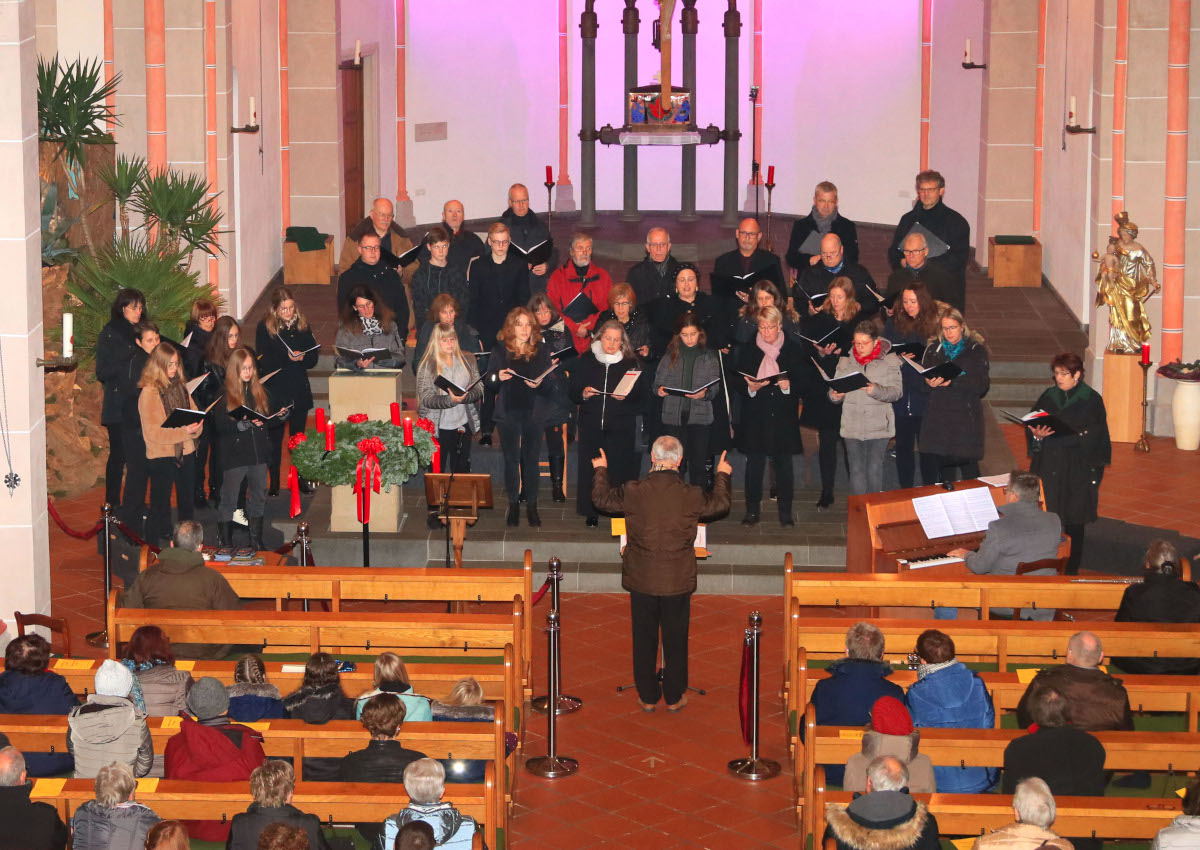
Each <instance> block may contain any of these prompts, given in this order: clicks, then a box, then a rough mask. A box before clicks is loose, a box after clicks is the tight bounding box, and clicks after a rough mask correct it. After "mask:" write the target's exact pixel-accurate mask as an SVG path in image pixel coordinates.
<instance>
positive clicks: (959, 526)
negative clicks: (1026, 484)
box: [912, 487, 1000, 540]
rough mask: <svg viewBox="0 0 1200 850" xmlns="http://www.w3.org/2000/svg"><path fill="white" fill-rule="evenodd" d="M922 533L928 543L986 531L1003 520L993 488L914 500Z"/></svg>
mask: <svg viewBox="0 0 1200 850" xmlns="http://www.w3.org/2000/svg"><path fill="white" fill-rule="evenodd" d="M912 503H913V510H914V511H915V512H916V514H917V519H918V520H920V522H921V530H922V531H923V532H925V536H926V537H928V538H929V539H931V540H932V539H934V538H936V537H951V536H953V535H957V534H975V533H977V532H980V531H987V527H988V523H990V522H992V521H993V520H997V519H999V518H1000V514H999V512H997V510H996V503H995V502H993V501H992V491H991V488H990V487H972V488H971V489H970V490H954V491H952V492H949V493H938V494H936V495H933V496H918V497H917V498H915V499H913V500H912Z"/></svg>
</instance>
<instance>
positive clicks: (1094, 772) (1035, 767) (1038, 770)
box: [1002, 726, 1105, 797]
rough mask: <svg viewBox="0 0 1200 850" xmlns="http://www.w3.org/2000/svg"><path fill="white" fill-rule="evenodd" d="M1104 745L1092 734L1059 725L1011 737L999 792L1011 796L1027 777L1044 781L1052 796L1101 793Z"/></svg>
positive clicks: (1005, 750)
mask: <svg viewBox="0 0 1200 850" xmlns="http://www.w3.org/2000/svg"><path fill="white" fill-rule="evenodd" d="M1104 759H1105V752H1104V745H1103V744H1101V743H1100V741H1098V740H1097V739H1096V736H1095V735H1091V734H1089V733H1087V732H1084V731H1083V730H1082V729H1076V728H1075V727H1073V726H1061V727H1055V728H1049V729H1038V730H1037V731H1036V732H1034V733H1032V734H1029V735H1022V736H1021V737H1020V738H1014V739H1013V740H1012V741H1010V742H1009V744H1008V746H1007V747H1005V748H1004V780H1003V784H1002V788H1003V793H1005V794H1011V793H1013V791H1015V790H1016V788H1017V783H1018V782H1020V781H1021V780H1022V779H1024V778H1026V777H1027V776H1038V777H1041V778H1042V779H1044V780H1046V784H1047V785H1049V786H1050V793H1052V794H1053V795H1054V796H1055V797H1061V796H1063V795H1066V796H1070V797H1100V796H1102V795H1103V794H1104V785H1105V775H1104Z"/></svg>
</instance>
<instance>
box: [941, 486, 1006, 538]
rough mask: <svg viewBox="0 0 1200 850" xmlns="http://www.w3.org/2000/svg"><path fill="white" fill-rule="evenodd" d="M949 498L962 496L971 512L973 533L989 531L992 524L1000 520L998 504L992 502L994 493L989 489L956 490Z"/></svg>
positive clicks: (949, 494) (948, 494)
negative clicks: (973, 525)
mask: <svg viewBox="0 0 1200 850" xmlns="http://www.w3.org/2000/svg"><path fill="white" fill-rule="evenodd" d="M946 495H947V496H962V497H963V500H964V501H965V502H966V505H967V508H968V509H969V510H970V512H971V519H972V520H973V522H974V524H975V527H974V528H973V529H971V530H972V531H987V527H988V525H989V524H990V523H993V522H995V521H996V520H998V519H1000V512H999V511H997V510H996V503H995V502H994V501H992V491H991V490H989V489H988V488H987V487H972V488H971V489H970V490H955V491H954V492H953V493H947V494H946Z"/></svg>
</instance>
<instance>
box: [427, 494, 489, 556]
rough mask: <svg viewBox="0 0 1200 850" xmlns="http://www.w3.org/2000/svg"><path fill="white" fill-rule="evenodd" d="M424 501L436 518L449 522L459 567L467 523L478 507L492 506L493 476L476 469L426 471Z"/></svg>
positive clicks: (473, 518) (470, 521)
mask: <svg viewBox="0 0 1200 850" xmlns="http://www.w3.org/2000/svg"><path fill="white" fill-rule="evenodd" d="M447 488H449V498H447ZM425 501H426V502H428V503H429V509H430V510H432V511H436V512H437V517H438V519H440V520H441V521H442V523H443V524H448V525H449V526H450V542H451V543H452V544H453V546H454V566H456V567H461V566H462V550H463V540H464V539H465V538H466V536H467V526H468V525H474V524H475V522H476V521H477V520H478V519H479V509H480V508H490V507H492V476H491V475H488V474H487V473H478V472H477V473H470V472H456V473H454V474H450V473H445V472H426V473H425Z"/></svg>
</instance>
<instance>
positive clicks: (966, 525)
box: [937, 490, 991, 534]
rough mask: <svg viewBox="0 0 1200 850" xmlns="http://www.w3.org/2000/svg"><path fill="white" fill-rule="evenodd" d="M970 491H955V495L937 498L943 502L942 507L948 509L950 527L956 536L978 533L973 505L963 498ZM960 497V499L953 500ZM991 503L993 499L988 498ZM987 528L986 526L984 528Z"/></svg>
mask: <svg viewBox="0 0 1200 850" xmlns="http://www.w3.org/2000/svg"><path fill="white" fill-rule="evenodd" d="M968 492H970V491H969V490H955V491H954V492H953V493H946V494H945V495H944V496H938V497H937V498H939V499H941V500H942V507H943V508H945V509H946V516H947V517H948V518H949V520H950V527H951V528H952V529H954V533H955V534H970V533H971V532H973V531H978V530H979V529H977V528H976V527H975V514H974V512H973V510H972V505H971V504H970V502H968V501H967V500H966V499H964V498H962V497H963V496H965V495H966V494H967V493H968ZM951 497H958V498H951ZM988 501H989V502H990V501H991V497H989V498H988ZM984 527H985V528H986V526H984Z"/></svg>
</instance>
